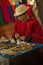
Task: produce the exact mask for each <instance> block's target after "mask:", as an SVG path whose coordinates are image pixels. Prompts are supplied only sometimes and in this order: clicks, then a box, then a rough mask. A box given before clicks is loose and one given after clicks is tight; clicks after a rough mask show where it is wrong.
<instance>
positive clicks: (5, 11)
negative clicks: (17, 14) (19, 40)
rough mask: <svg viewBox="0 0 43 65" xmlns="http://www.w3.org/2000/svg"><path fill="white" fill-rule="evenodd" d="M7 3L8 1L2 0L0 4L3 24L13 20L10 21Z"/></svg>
mask: <svg viewBox="0 0 43 65" xmlns="http://www.w3.org/2000/svg"><path fill="white" fill-rule="evenodd" d="M9 4H10V3H9V1H8V0H3V1H2V2H1V4H0V6H1V8H2V14H3V18H4V20H5V22H13V21H14V20H12V18H11V16H10V13H9V10H8V5H9Z"/></svg>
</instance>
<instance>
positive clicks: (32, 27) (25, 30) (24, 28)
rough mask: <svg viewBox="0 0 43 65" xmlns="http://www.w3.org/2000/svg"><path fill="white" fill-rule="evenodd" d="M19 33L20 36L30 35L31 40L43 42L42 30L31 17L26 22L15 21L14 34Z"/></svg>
mask: <svg viewBox="0 0 43 65" xmlns="http://www.w3.org/2000/svg"><path fill="white" fill-rule="evenodd" d="M15 33H19V35H20V36H24V35H25V36H31V38H32V40H31V41H33V42H37V43H43V32H42V29H41V25H40V24H39V22H38V21H37V20H36V19H35V18H32V19H30V20H27V21H26V22H23V21H17V23H16V25H15V28H14V34H15Z"/></svg>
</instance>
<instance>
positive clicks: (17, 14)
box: [14, 7, 29, 16]
mask: <svg viewBox="0 0 43 65" xmlns="http://www.w3.org/2000/svg"><path fill="white" fill-rule="evenodd" d="M28 9H29V7H27V9H26V10H24V11H23V12H21V13H14V16H20V15H22V14H23V13H25V12H26V11H27V10H28Z"/></svg>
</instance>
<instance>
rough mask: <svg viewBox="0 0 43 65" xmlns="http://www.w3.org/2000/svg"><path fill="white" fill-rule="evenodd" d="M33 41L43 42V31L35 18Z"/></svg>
mask: <svg viewBox="0 0 43 65" xmlns="http://www.w3.org/2000/svg"><path fill="white" fill-rule="evenodd" d="M32 41H33V42H37V43H42V44H43V31H42V28H41V25H40V24H39V22H38V21H37V20H35V22H34V24H33V27H32Z"/></svg>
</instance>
